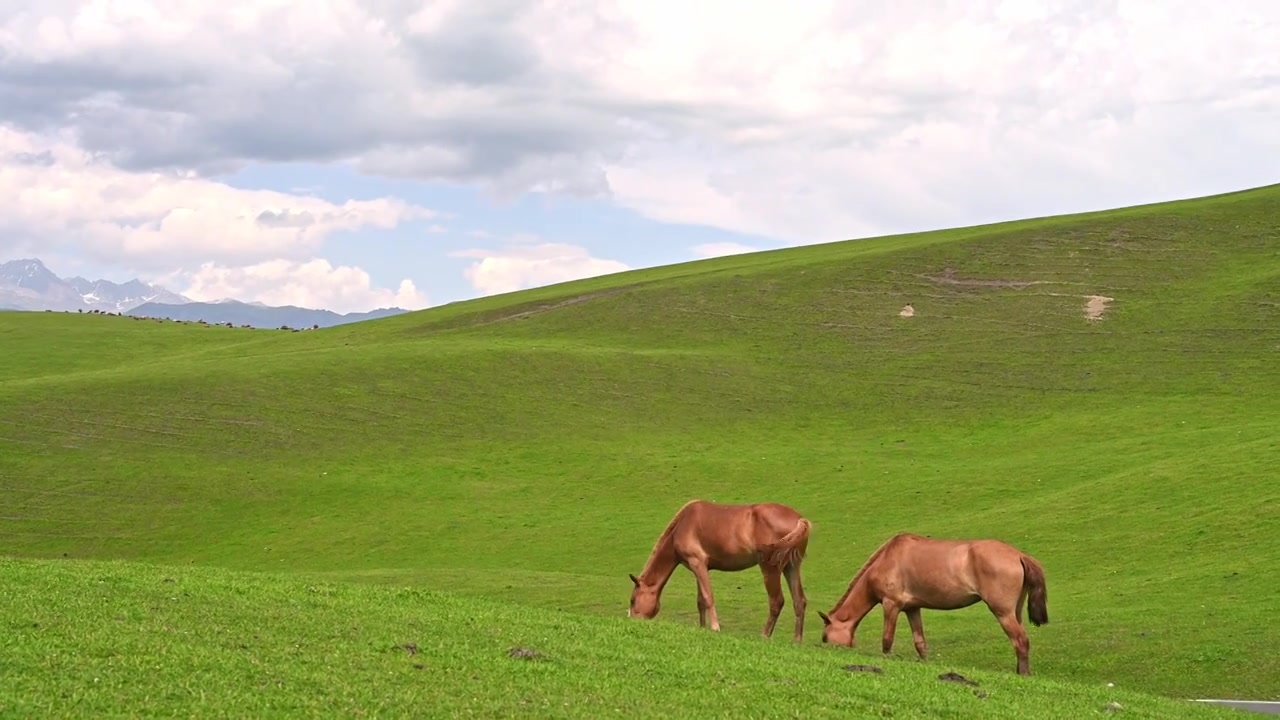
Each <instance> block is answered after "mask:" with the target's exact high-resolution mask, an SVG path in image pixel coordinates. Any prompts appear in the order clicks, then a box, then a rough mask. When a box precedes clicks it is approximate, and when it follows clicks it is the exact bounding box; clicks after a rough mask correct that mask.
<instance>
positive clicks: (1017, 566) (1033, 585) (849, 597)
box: [818, 533, 1049, 675]
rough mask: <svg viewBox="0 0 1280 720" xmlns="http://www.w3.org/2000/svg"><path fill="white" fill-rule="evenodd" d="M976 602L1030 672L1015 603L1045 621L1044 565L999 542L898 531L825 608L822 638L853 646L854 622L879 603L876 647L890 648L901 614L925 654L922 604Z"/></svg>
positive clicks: (952, 606) (1022, 669)
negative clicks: (996, 623) (880, 617)
mask: <svg viewBox="0 0 1280 720" xmlns="http://www.w3.org/2000/svg"><path fill="white" fill-rule="evenodd" d="M979 600H981V601H982V602H984V603H986V605H987V608H988V609H990V610H991V613H992V614H993V615H995V617H996V620H998V621H999V622H1000V627H1002V628H1004V632H1005V634H1006V635H1008V636H1009V641H1010V642H1011V643H1012V644H1013V650H1014V653H1015V654H1016V655H1017V658H1018V674H1019V675H1030V674H1031V665H1030V660H1029V659H1028V656H1029V655H1030V652H1031V641H1030V640H1028V638H1027V631H1026V628H1024V627H1023V625H1022V603H1023V601H1024V600H1029V602H1028V604H1027V616H1028V617H1029V618H1030V620H1031V622H1032V623H1033V624H1035V625H1036V626H1040V625H1044V624H1046V623H1048V622H1049V608H1048V599H1047V596H1046V587H1045V577H1044V568H1043V567H1042V566H1041V565H1040V563H1039V561H1037V560H1036V559H1035V558H1033V557H1032V556H1030V555H1028V554H1026V553H1024V552H1022V551H1021V550H1019V549H1017V548H1015V547H1013V546H1012V545H1009V544H1008V543H1005V542H1002V541H1000V540H991V539H984V540H946V539H934V538H927V537H923V536H921V535H916V534H914V533H898V534H897V535H894V536H893V537H891V538H889V539H888V540H887V541H885V542H884V544H883V545H881V546H880V547H879V548H877V549H876V551H875V552H873V553H872V554H871V556H870V557H868V558H867V561H866V562H865V563H864V564H863V565H862V568H861V569H859V570H858V572H857V574H856V575H854V576H853V580H852V581H851V582H850V583H849V588H848V589H847V590H845V593H844V595H843V596H842V597H841V598H840V599H839V600H838V601H837V602H836V604H835V607H834V608H832V610H831V614H830V615H827V614H826V613H823V612H822V611H818V616H819V617H820V618H822V624H823V628H822V642H824V643H831V644H834V645H848V646H849V647H853V646H854V645H855V639H854V635H855V634H856V633H857V631H858V623H860V622H862V618H864V617H865V616H866V614H867V613H868V612H870V611H871V609H872V608H873V607H875V606H876V605H877V604H879V605H883V606H884V636H883V638H882V639H881V649H882V650H883V652H884V653H885V654H886V655H887V654H888V653H889V651H890V650H892V649H893V635H894V631H895V630H896V629H897V622H898V613H899V612H904V613H906V614H907V620H908V621H910V623H911V639H912V640H913V642H914V643H915V647H916V653H917V654H919V656H920V659H921V660H927V659H928V646H927V645H926V643H925V639H924V625H923V624H922V621H921V619H920V611H921V610H922V609H929V610H958V609H960V608H965V607H969V606H970V605H973V604H974V603H976V602H978V601H979Z"/></svg>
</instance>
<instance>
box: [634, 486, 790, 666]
mask: <svg viewBox="0 0 1280 720" xmlns="http://www.w3.org/2000/svg"><path fill="white" fill-rule="evenodd" d="M810 528H812V524H811V523H810V522H809V521H808V520H806V519H805V518H803V517H801V515H800V513H798V512H796V511H795V510H793V509H791V508H789V507H787V506H786V505H779V504H777V503H754V504H749V505H725V504H721V503H714V502H708V501H706V500H690V501H689V502H687V503H685V504H684V505H683V506H682V507H681V508H680V509H679V510H677V511H676V514H675V516H674V517H672V518H671V522H669V523H667V527H666V528H665V529H664V530H663V531H662V534H661V535H659V536H658V541H657V543H655V544H654V546H653V552H651V553H650V554H649V560H648V561H647V562H646V563H645V565H644V569H643V570H641V571H640V576H639V577H637V576H635V575H631V576H630V578H631V582H632V583H633V584H634V585H635V587H634V588H632V590H631V607H630V608H629V609H628V610H627V616H628V617H637V618H644V619H652V618H654V617H656V616H657V614H658V610H659V605H660V599H661V596H662V590H663V588H664V587H666V585H667V581H668V580H669V579H671V574H672V573H673V572H675V569H676V566H677V565H684V566H685V567H687V568H688V569H689V571H690V572H692V573H693V576H694V577H695V578H696V579H697V581H698V624H699V625H701V626H702V627H706V626H707V616H708V615H710V616H711V629H712V630H713V631H719V630H720V619H719V617H718V616H717V615H716V604H715V597H714V596H713V595H712V593H711V578H710V577H709V575H708V571H710V570H720V571H725V572H738V571H740V570H746V569H748V568H750V567H754V566H756V565H759V566H760V572H761V573H762V574H763V575H764V587H765V590H766V591H767V592H768V593H769V619H768V621H766V622H765V624H764V630H763V635H764V636H765V637H770V636H771V635H773V627H774V625H775V624H776V623H777V622H778V615H779V614H780V613H781V612H782V607H783V605H784V604H785V601H784V600H783V597H782V583H781V577H782V576H785V577H786V578H787V585H788V588H789V589H790V590H791V600H792V604H793V605H795V611H796V636H795V639H796V642H800V640H801V639H802V637H803V635H804V611H805V606H806V604H807V603H806V601H805V595H804V588H803V587H802V586H801V584H800V563H801V561H803V560H804V556H805V552H806V550H807V549H808V545H809V531H810Z"/></svg>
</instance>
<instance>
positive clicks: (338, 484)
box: [0, 186, 1280, 698]
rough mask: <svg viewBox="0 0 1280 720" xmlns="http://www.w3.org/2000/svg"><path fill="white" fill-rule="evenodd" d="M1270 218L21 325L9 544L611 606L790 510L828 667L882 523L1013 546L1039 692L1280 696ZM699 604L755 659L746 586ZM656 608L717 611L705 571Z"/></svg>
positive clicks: (756, 598)
mask: <svg viewBox="0 0 1280 720" xmlns="http://www.w3.org/2000/svg"><path fill="white" fill-rule="evenodd" d="M1278 213H1280V186H1276V187H1268V188H1261V189H1257V190H1253V191H1248V192H1242V193H1233V194H1230V195H1224V196H1216V197H1211V198H1203V199H1197V200H1191V201H1182V202H1176V203H1167V204H1161V205H1153V206H1145V207H1139V208H1128V209H1123V210H1117V211H1110V212H1103V213H1093V214H1087V215H1077V216H1069V217H1059V218H1046V219H1038V220H1031V221H1023V222H1014V223H1005V224H1001V225H995V226H987V227H975V228H963V229H957V230H950V231H944V232H936V233H923V234H916V235H909V236H897V237H890V238H880V239H874V240H866V241H857V242H846V243H832V244H827V245H819V246H812V247H804V248H795V249H788V250H782V251H774V252H767V253H758V254H753V255H746V256H733V257H727V258H718V259H714V260H709V261H701V262H697V263H689V264H684V265H675V266H669V267H662V268H655V269H651V270H644V271H638V272H632V273H623V274H618V275H611V276H607V277H601V278H595V279H591V280H586V281H581V282H575V283H567V284H563V285H557V286H553V287H546V288H539V289H537V290H533V291H527V292H522V293H514V294H510V295H503V296H497V297H490V298H485V299H483V300H478V301H473V302H467V303H457V304H454V305H449V306H445V307H441V308H435V309H432V310H428V311H424V312H417V313H409V314H405V315H400V316H396V317H393V318H387V319H382V320H377V321H372V322H368V323H361V324H358V325H349V326H341V327H336V328H329V329H323V330H319V331H312V332H307V333H296V334H294V333H281V332H278V331H275V332H271V331H254V330H247V329H231V328H225V327H208V328H206V327H199V326H186V325H178V324H174V323H157V322H154V321H140V320H133V319H130V318H124V317H106V316H102V317H99V316H92V317H86V316H65V315H58V314H22V313H0V347H3V348H4V352H3V353H0V497H2V498H3V499H4V506H5V510H4V512H3V513H0V515H3V519H0V543H2V545H0V547H3V548H4V552H6V553H8V554H10V555H13V556H18V557H32V558H62V557H67V558H82V559H95V558H96V559H102V558H112V559H125V560H139V561H148V562H159V563H171V564H181V565H200V566H219V567H222V568H227V569H234V570H271V571H278V572H287V573H292V574H294V575H295V576H298V577H300V578H303V579H307V580H311V581H321V580H323V581H336V580H360V581H367V582H373V583H394V584H399V585H412V586H417V587H420V588H429V589H432V590H443V591H449V592H453V593H460V594H462V595H465V596H471V597H488V598H493V599H498V600H501V601H504V602H508V603H515V604H521V605H525V606H531V607H543V608H551V609H559V610H571V611H575V612H581V613H588V614H593V613H594V614H600V615H604V616H611V617H616V616H620V615H621V614H622V611H623V608H624V607H625V604H626V597H627V593H628V592H629V589H630V582H629V581H628V580H627V577H626V575H627V573H628V572H635V571H638V570H639V568H640V567H641V565H642V564H643V562H644V559H645V557H646V555H647V553H648V552H649V550H650V548H651V546H652V543H653V541H654V539H655V537H656V535H657V533H658V531H659V530H660V529H661V528H662V526H663V524H664V523H665V522H666V521H667V519H668V518H669V517H670V514H671V513H672V512H673V511H674V510H675V509H676V508H677V507H679V505H680V504H681V503H683V502H684V501H685V500H687V499H689V498H691V497H704V498H708V499H716V500H723V501H750V500H765V499H768V500H776V501H781V502H786V503H789V504H792V505H794V506H795V507H796V508H797V509H799V510H800V511H801V512H803V513H805V514H806V515H807V516H808V517H810V518H811V519H812V520H813V521H814V523H815V530H814V537H813V541H812V543H811V546H810V548H811V550H810V557H809V559H808V561H807V562H806V564H805V581H806V588H807V590H808V593H809V597H810V610H811V612H810V623H809V636H808V639H807V642H808V643H810V644H813V643H817V640H818V627H820V623H818V621H817V618H816V615H815V614H814V612H813V611H815V610H818V609H822V610H826V609H828V608H829V607H830V606H831V605H832V604H833V603H834V602H835V600H836V598H837V597H838V596H839V595H840V593H841V592H842V591H843V590H844V588H845V586H846V584H847V583H848V581H849V579H850V577H851V575H852V573H853V572H854V571H855V570H856V569H857V567H858V566H859V565H860V564H861V562H862V561H863V560H864V559H865V557H866V555H867V554H868V553H869V552H871V550H873V549H874V548H875V547H876V546H877V545H878V544H879V543H880V542H882V541H883V540H884V539H885V538H887V537H888V536H889V535H890V534H892V533H893V532H896V531H898V530H912V531H915V532H921V533H926V534H932V535H935V536H969V537H983V536H992V537H1000V538H1003V539H1005V540H1008V541H1010V542H1013V543H1015V544H1017V545H1019V546H1020V547H1022V548H1023V549H1025V550H1027V551H1028V552H1030V553H1032V554H1034V555H1036V556H1037V557H1039V558H1040V560H1041V561H1042V562H1043V563H1044V565H1045V568H1046V571H1047V574H1048V583H1049V611H1050V617H1051V623H1050V624H1049V625H1048V626H1045V627H1041V628H1032V629H1031V631H1030V632H1031V647H1032V650H1031V664H1032V670H1033V672H1035V673H1037V675H1038V676H1040V677H1045V678H1054V679H1063V680H1076V681H1081V682H1088V683H1105V682H1115V683H1116V684H1117V685H1119V686H1120V687H1125V688H1134V689H1139V690H1145V691H1150V692H1156V693H1164V694H1168V695H1174V696H1179V697H1191V696H1195V697H1205V696H1250V697H1262V698H1280V661H1278V660H1277V659H1276V654H1275V653H1274V652H1273V648H1274V647H1275V645H1276V643H1277V642H1280V629H1277V626H1276V625H1275V624H1274V623H1273V622H1269V621H1270V620H1271V614H1272V610H1273V608H1274V605H1275V602H1274V592H1275V587H1276V573H1275V570H1274V568H1276V567H1280V540H1277V539H1276V536H1275V528H1276V527H1280V522H1278V521H1280V481H1278V480H1277V478H1276V474H1275V471H1274V468H1275V467H1277V466H1280V442H1278V441H1277V440H1276V438H1277V437H1280V223H1278V222H1277V221H1276V220H1275V218H1276V217H1278V216H1280V215H1278ZM1093 296H1100V297H1105V298H1110V300H1109V301H1107V302H1106V303H1105V304H1104V305H1103V308H1102V314H1101V317H1100V319H1096V320H1090V319H1088V317H1087V308H1088V307H1089V304H1090V299H1089V298H1090V297H1093ZM907 303H911V305H912V307H913V308H914V315H913V316H911V317H901V316H900V311H901V310H902V308H903V307H904V305H906V304H907ZM1098 304H1099V301H1094V305H1095V306H1096V305H1098ZM712 580H713V583H715V591H716V597H717V605H718V609H719V612H720V617H721V621H722V623H723V624H724V627H725V631H726V633H727V634H729V635H734V634H738V635H742V636H744V639H743V641H744V642H745V641H746V638H747V637H749V636H751V635H755V634H756V633H758V631H759V627H760V625H761V624H762V623H763V621H764V616H765V610H766V602H765V594H764V590H763V587H762V585H761V582H760V577H759V574H758V573H755V572H747V573H742V574H737V575H729V574H722V573H718V574H716V575H714V576H713V578H712ZM668 593H669V594H668V597H667V599H666V601H665V602H664V609H663V614H662V615H661V616H660V621H662V622H663V623H666V622H674V623H681V624H692V623H696V617H697V615H696V608H695V606H694V602H693V600H694V589H693V582H692V580H691V578H690V576H689V574H688V573H687V572H685V571H683V570H681V571H680V572H679V573H678V574H677V575H676V576H675V578H674V579H673V581H672V583H671V585H670V586H669V589H668ZM513 612H514V611H513ZM789 613H790V610H789V609H788V610H785V611H784V619H783V625H784V626H785V625H786V623H787V622H789V621H787V620H786V617H787V616H788V615H789ZM924 622H925V626H926V632H927V633H928V636H929V640H930V648H931V649H930V656H931V661H932V663H931V665H932V664H953V665H957V666H972V667H977V668H980V669H986V670H988V671H991V672H997V671H999V672H1011V671H1012V669H1013V654H1012V651H1011V649H1010V647H1009V644H1008V641H1007V640H1006V638H1005V637H1004V635H1003V633H1002V632H1001V631H1000V629H999V627H998V625H997V624H996V623H995V621H994V619H993V618H992V617H991V616H990V614H989V613H988V612H987V611H986V610H985V609H984V608H982V607H981V606H978V607H974V608H970V609H967V610H962V611H956V612H946V613H944V612H931V613H930V612H926V613H925V620H924ZM900 626H901V627H900V628H899V633H900V635H901V637H902V638H903V640H900V641H899V644H898V646H897V647H896V648H895V655H897V656H899V657H903V658H910V657H912V655H913V652H914V651H912V650H911V648H910V642H909V635H908V633H907V630H906V629H904V628H905V623H900ZM879 629H880V620H879V613H878V612H877V613H875V614H873V615H872V616H870V617H869V619H868V621H867V623H866V624H864V626H863V628H862V630H861V632H860V634H859V639H860V647H859V649H858V650H857V651H855V652H852V653H846V654H847V655H848V656H849V657H850V658H851V661H856V659H857V658H862V659H863V660H866V659H868V658H875V657H877V656H878V655H879V653H878V643H877V642H876V638H877V636H878V634H879ZM636 632H640V631H636ZM654 632H666V631H665V630H663V631H654ZM726 642H729V641H726ZM735 642H736V641H735ZM775 644H776V645H782V644H785V643H775ZM708 647H711V646H708ZM773 652H775V651H774V650H769V653H773ZM776 652H780V653H781V652H792V651H790V650H781V649H779V650H777V651H776ZM798 652H803V651H798ZM813 652H818V651H817V650H814V651H813Z"/></svg>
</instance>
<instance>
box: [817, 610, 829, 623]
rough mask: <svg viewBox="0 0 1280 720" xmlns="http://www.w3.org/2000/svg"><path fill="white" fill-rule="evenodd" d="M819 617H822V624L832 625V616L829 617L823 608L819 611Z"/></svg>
mask: <svg viewBox="0 0 1280 720" xmlns="http://www.w3.org/2000/svg"><path fill="white" fill-rule="evenodd" d="M818 617H820V618H822V624H823V625H830V624H831V618H829V617H827V614H826V613H824V612H822V611H821V610H819V611H818Z"/></svg>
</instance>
